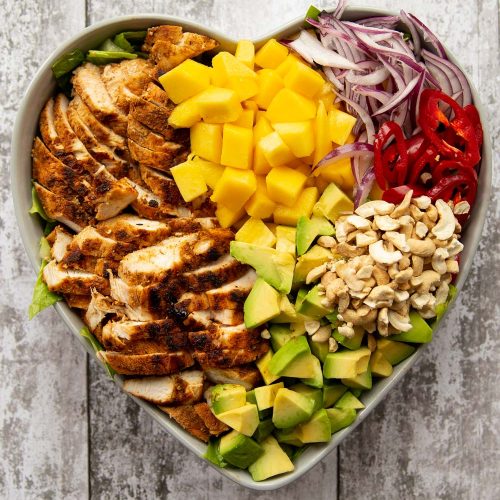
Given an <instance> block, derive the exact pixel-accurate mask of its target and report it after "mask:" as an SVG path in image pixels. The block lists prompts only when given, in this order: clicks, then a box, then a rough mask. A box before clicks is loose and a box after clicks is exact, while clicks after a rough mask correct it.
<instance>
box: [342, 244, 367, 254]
mask: <svg viewBox="0 0 500 500" xmlns="http://www.w3.org/2000/svg"><path fill="white" fill-rule="evenodd" d="M363 252H364V249H363V248H357V247H355V246H352V245H349V244H348V243H339V244H338V245H337V253H339V254H340V255H343V256H344V257H356V256H359V255H363Z"/></svg>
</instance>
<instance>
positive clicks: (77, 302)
mask: <svg viewBox="0 0 500 500" xmlns="http://www.w3.org/2000/svg"><path fill="white" fill-rule="evenodd" d="M64 299H65V300H66V303H67V304H68V306H69V307H71V308H73V309H82V310H83V311H86V310H87V308H88V307H89V304H90V295H73V294H66V295H64Z"/></svg>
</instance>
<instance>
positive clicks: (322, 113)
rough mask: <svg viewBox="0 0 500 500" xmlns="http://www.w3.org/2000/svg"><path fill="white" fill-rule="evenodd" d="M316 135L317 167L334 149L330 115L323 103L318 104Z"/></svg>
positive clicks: (315, 153)
mask: <svg viewBox="0 0 500 500" xmlns="http://www.w3.org/2000/svg"><path fill="white" fill-rule="evenodd" d="M314 134H315V137H316V146H315V148H314V161H313V165H316V164H317V163H318V162H319V161H320V160H322V159H323V158H324V157H325V156H326V155H327V154H328V153H329V152H330V151H331V150H332V149H333V147H332V141H331V139H330V130H329V128H328V114H327V112H326V108H325V105H324V104H323V102H321V101H320V102H319V103H318V112H317V114H316V120H315V124H314Z"/></svg>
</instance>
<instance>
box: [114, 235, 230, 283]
mask: <svg viewBox="0 0 500 500" xmlns="http://www.w3.org/2000/svg"><path fill="white" fill-rule="evenodd" d="M232 238H233V233H232V232H231V231H230V230H228V229H219V228H217V229H207V230H204V231H200V232H198V233H193V234H188V235H184V236H173V237H170V238H167V239H166V240H164V241H163V242H162V243H161V244H159V245H155V246H152V247H148V248H143V249H142V250H138V251H136V252H133V253H131V254H129V255H127V256H126V257H125V258H124V259H123V260H122V261H121V262H120V268H119V271H118V274H119V276H120V278H121V279H123V280H124V281H125V282H126V283H127V284H129V285H134V284H141V283H151V282H153V281H156V282H158V281H165V280H167V279H169V277H171V276H175V275H178V274H180V273H183V272H188V271H191V270H193V269H196V268H197V267H199V266H202V265H204V264H208V263H209V262H213V261H215V260H217V259H218V258H219V257H220V256H222V255H224V254H226V253H227V252H228V250H229V243H230V241H231V240H232Z"/></svg>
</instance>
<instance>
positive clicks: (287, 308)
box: [271, 294, 297, 323]
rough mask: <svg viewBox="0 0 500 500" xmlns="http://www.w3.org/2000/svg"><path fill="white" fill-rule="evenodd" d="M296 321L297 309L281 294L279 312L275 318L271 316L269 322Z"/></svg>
mask: <svg viewBox="0 0 500 500" xmlns="http://www.w3.org/2000/svg"><path fill="white" fill-rule="evenodd" d="M293 321H297V311H296V310H295V307H294V306H293V304H292V303H291V302H290V299H289V298H288V297H287V296H286V295H285V294H282V295H281V298H280V313H279V314H278V316H276V317H275V318H272V320H271V323H292V322H293Z"/></svg>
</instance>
